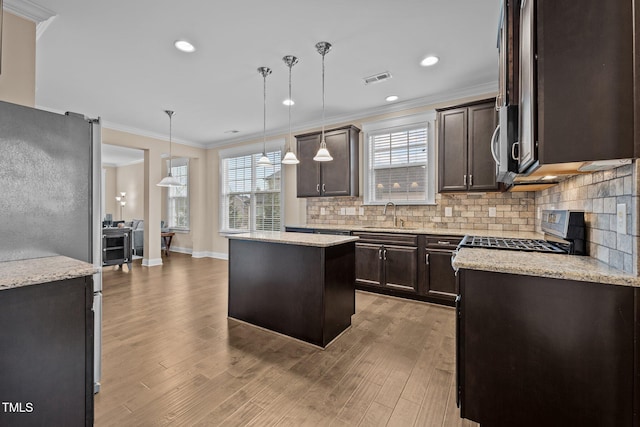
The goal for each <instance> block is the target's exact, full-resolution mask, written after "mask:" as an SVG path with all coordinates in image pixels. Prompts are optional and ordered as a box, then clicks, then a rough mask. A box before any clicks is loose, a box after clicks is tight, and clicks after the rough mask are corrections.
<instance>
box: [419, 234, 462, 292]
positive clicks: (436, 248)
mask: <svg viewBox="0 0 640 427" xmlns="http://www.w3.org/2000/svg"><path fill="white" fill-rule="evenodd" d="M458 243H460V237H454V236H427V237H426V249H425V265H426V268H425V282H424V283H425V285H424V289H425V291H426V295H428V296H430V297H433V298H436V299H438V300H443V301H447V302H450V303H451V302H453V301H455V299H456V295H457V294H458V277H457V276H456V274H455V271H454V270H453V267H451V256H452V255H453V252H454V250H455V249H456V247H457V246H458Z"/></svg>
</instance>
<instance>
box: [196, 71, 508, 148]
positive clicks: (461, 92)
mask: <svg viewBox="0 0 640 427" xmlns="http://www.w3.org/2000/svg"><path fill="white" fill-rule="evenodd" d="M497 91H498V83H497V82H491V83H481V84H478V85H474V86H468V87H465V88H462V89H458V90H455V91H448V92H440V93H436V94H433V95H429V96H425V97H421V98H414V99H410V100H407V101H403V102H395V103H393V104H389V105H382V106H378V107H374V108H368V109H366V110H362V111H359V112H357V113H354V114H344V115H339V116H330V117H327V118H326V119H325V128H326V127H331V126H333V125H335V124H339V123H344V122H350V121H355V120H362V119H365V118H369V117H373V116H378V115H382V114H389V113H396V112H399V111H404V110H410V109H412V108H419V107H426V106H428V105H434V104H440V103H445V102H449V101H455V100H457V99H462V98H468V97H472V96H480V95H486V94H490V93H497ZM321 126H322V121H321V120H315V121H310V122H305V123H300V124H298V125H297V126H296V127H295V128H292V130H291V131H292V133H296V132H301V131H306V130H308V129H312V128H319V127H321ZM288 132H289V128H288V127H281V128H278V129H274V130H271V131H268V132H267V135H266V136H267V139H268V138H272V137H274V136H277V135H282V134H285V133H288ZM257 138H262V132H255V133H252V134H248V135H243V136H242V137H237V138H232V139H227V140H224V141H216V142H210V143H208V144H204V148H207V149H212V148H221V147H224V146H228V145H234V144H239V143H242V142H247V141H250V140H252V139H257Z"/></svg>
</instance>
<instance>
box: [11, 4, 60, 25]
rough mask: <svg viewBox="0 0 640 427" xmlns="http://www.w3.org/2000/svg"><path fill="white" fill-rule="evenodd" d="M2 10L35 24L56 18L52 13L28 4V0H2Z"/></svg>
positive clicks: (37, 5)
mask: <svg viewBox="0 0 640 427" xmlns="http://www.w3.org/2000/svg"><path fill="white" fill-rule="evenodd" d="M2 8H3V9H4V10H6V11H8V12H11V13H12V14H14V15H17V16H20V17H21V18H25V19H28V20H29V21H33V22H35V23H36V24H38V23H40V22H43V21H47V20H49V19H50V18H52V17H54V16H56V13H55V12H54V11H52V10H49V9H47V8H46V7H42V6H40V5H39V4H36V3H33V2H30V1H29V0H4V2H3V7H2ZM47 25H48V24H47Z"/></svg>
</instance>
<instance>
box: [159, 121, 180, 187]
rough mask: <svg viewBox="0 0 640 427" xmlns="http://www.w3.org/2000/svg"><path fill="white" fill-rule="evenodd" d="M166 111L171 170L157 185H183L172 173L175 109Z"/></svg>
mask: <svg viewBox="0 0 640 427" xmlns="http://www.w3.org/2000/svg"><path fill="white" fill-rule="evenodd" d="M164 112H165V113H167V115H168V116H169V172H168V173H167V176H165V177H164V178H162V181H160V182H159V183H158V184H156V185H157V186H158V187H182V183H181V182H180V180H179V179H178V178H174V177H173V176H172V175H171V157H172V156H171V119H173V115H174V114H175V111H171V110H164Z"/></svg>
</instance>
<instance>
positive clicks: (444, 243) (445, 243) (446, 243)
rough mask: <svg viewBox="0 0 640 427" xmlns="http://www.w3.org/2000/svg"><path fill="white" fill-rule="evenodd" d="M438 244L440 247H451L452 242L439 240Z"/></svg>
mask: <svg viewBox="0 0 640 427" xmlns="http://www.w3.org/2000/svg"><path fill="white" fill-rule="evenodd" d="M438 244H439V245H450V244H451V243H450V242H447V241H444V240H438Z"/></svg>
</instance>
